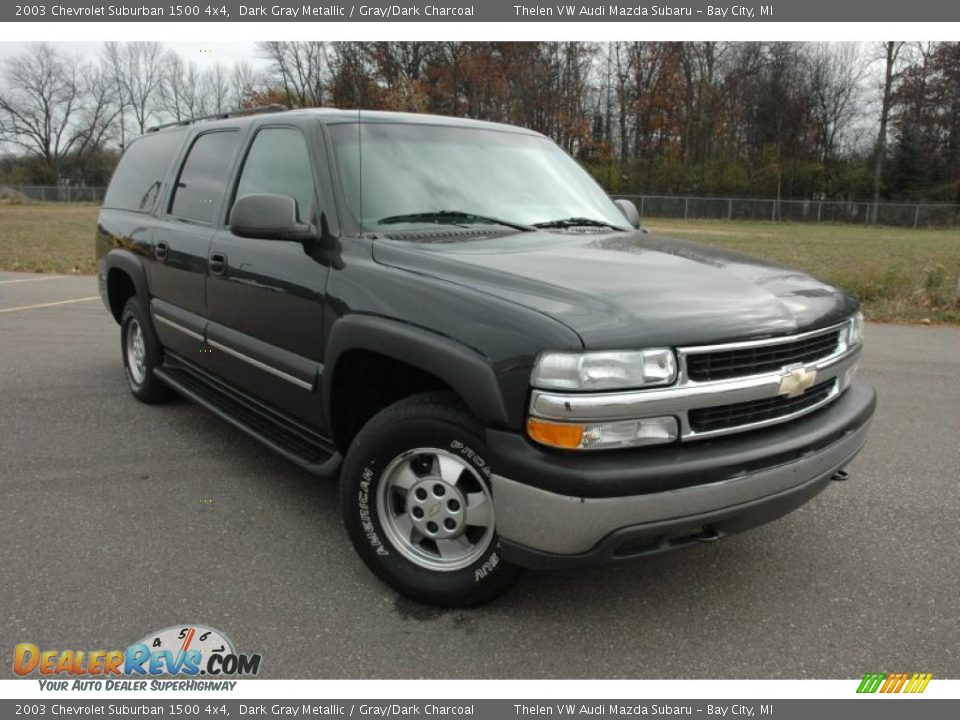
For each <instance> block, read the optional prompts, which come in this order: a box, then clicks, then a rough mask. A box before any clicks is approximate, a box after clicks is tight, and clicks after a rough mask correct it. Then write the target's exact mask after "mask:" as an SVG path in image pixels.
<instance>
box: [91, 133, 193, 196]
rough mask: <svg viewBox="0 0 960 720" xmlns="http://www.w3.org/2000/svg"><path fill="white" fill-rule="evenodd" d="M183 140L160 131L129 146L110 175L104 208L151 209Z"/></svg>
mask: <svg viewBox="0 0 960 720" xmlns="http://www.w3.org/2000/svg"><path fill="white" fill-rule="evenodd" d="M182 141H183V133H182V132H163V133H157V134H156V135H145V136H144V137H142V138H139V139H138V140H134V141H133V142H132V143H130V145H129V146H128V147H127V151H126V152H125V153H124V154H123V157H122V158H120V163H119V164H118V165H117V169H116V170H114V172H113V177H112V178H111V179H110V187H108V188H107V194H106V196H105V197H104V198H103V206H104V207H106V208H117V209H120V210H135V211H137V212H150V211H151V210H153V206H154V205H155V204H156V202H157V198H158V197H159V196H160V190H161V188H162V185H163V178H164V177H165V176H166V174H167V170H168V169H169V168H170V163H171V161H172V160H173V158H175V157H176V156H177V150H178V149H179V147H180V143H181V142H182Z"/></svg>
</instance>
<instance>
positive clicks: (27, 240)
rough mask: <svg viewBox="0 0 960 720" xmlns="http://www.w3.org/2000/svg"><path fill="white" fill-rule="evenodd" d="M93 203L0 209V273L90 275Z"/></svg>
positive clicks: (94, 217) (95, 207) (96, 209)
mask: <svg viewBox="0 0 960 720" xmlns="http://www.w3.org/2000/svg"><path fill="white" fill-rule="evenodd" d="M99 210H100V206H99V205H96V204H93V203H30V204H26V205H17V204H13V205H0V270H21V271H26V272H52V273H80V274H84V275H93V274H94V273H95V272H96V265H95V264H94V260H93V237H94V233H95V231H96V227H97V213H98V212H99Z"/></svg>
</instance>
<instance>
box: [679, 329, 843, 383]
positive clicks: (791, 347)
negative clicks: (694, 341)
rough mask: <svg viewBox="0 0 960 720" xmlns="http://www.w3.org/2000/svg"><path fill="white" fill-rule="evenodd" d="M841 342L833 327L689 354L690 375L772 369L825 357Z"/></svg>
mask: <svg viewBox="0 0 960 720" xmlns="http://www.w3.org/2000/svg"><path fill="white" fill-rule="evenodd" d="M839 343H840V330H833V331H831V332H828V333H824V334H822V335H813V336H811V337H806V338H803V339H802V340H794V341H792V342H784V343H776V344H773V345H755V346H753V347H742V348H736V349H734V350H713V351H710V352H702V353H693V354H690V355H687V377H689V378H690V379H691V380H695V381H697V382H706V381H709V380H727V379H730V378H737V377H745V376H747V375H757V374H760V373H765V372H771V371H773V370H779V369H781V368H783V367H785V366H787V365H793V364H795V363H809V362H813V361H814V360H819V359H821V358H825V357H827V356H829V355H832V354H833V353H834V352H835V351H836V350H837V346H838V345H839Z"/></svg>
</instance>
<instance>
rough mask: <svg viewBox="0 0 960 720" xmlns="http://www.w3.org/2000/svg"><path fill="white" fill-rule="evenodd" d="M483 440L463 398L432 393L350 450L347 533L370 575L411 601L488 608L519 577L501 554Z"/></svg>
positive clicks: (405, 405) (394, 412) (377, 419)
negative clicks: (485, 605)
mask: <svg viewBox="0 0 960 720" xmlns="http://www.w3.org/2000/svg"><path fill="white" fill-rule="evenodd" d="M482 438H483V432H482V428H481V427H480V426H479V424H478V423H477V421H476V420H475V419H474V418H473V417H471V416H470V414H469V413H467V412H466V410H464V409H463V408H462V407H461V405H460V404H459V403H458V402H457V399H456V397H455V396H453V395H450V394H448V393H425V394H422V395H415V396H413V397H409V398H406V399H404V400H401V401H399V402H397V403H395V404H394V405H391V406H390V407H388V408H386V409H385V410H382V411H381V412H379V413H378V414H377V415H375V416H374V417H373V418H372V419H371V420H370V421H369V422H368V423H367V424H366V425H365V426H364V427H363V429H362V430H361V431H360V432H359V433H358V434H357V436H356V438H354V440H353V443H352V444H351V446H350V449H349V450H348V451H347V456H346V458H345V460H344V465H343V471H342V473H341V480H340V483H341V485H340V501H341V509H342V512H343V518H344V523H345V525H346V528H347V533H348V534H349V536H350V540H351V541H352V542H353V545H354V547H355V548H356V550H357V552H358V553H359V554H360V557H361V558H362V559H363V561H364V563H366V565H367V567H369V568H370V569H371V570H372V571H373V572H374V574H376V575H377V577H379V578H380V579H381V580H383V581H384V582H385V583H387V584H388V585H390V586H391V587H392V588H394V589H395V590H397V591H398V592H400V593H402V594H403V595H406V596H407V597H409V598H412V599H414V600H417V601H419V602H422V603H427V604H430V605H440V606H443V607H469V606H473V605H480V604H483V603H486V602H489V601H491V600H493V599H494V598H496V597H498V596H499V595H501V594H503V593H504V592H506V591H507V590H509V589H510V587H512V586H513V584H514V583H515V582H516V581H517V579H518V578H519V577H520V575H521V570H520V568H518V567H516V566H514V565H511V564H509V563H507V562H505V561H504V560H503V558H502V556H501V554H500V545H499V539H498V537H497V534H496V529H495V517H494V512H493V498H492V496H491V493H490V474H491V471H490V467H489V466H488V465H487V464H486V462H485V460H484V458H485V457H486V456H487V452H486V447H485V446H484V443H483V439H482Z"/></svg>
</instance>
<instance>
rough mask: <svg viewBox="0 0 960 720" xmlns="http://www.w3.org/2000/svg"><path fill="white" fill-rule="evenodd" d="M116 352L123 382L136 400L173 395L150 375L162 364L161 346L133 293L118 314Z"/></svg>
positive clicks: (164, 398) (158, 400)
mask: <svg viewBox="0 0 960 720" xmlns="http://www.w3.org/2000/svg"><path fill="white" fill-rule="evenodd" d="M120 355H121V357H122V358H123V370H124V372H125V373H126V375H127V385H129V386H130V392H131V393H133V396H134V397H135V398H136V399H137V400H139V401H140V402H144V403H149V404H155V403H161V402H165V401H167V400H170V399H171V398H172V397H173V396H174V392H173V390H171V389H170V388H169V387H168V386H167V385H164V384H163V382H162V381H161V380H160V379H159V378H158V377H157V376H156V375H155V374H154V370H155V369H156V368H158V367H160V365H162V364H163V348H162V347H161V346H160V341H159V340H158V339H157V335H156V333H155V332H154V331H153V326H152V325H150V323H149V320H148V318H147V314H146V313H145V312H144V310H143V308H142V307H141V306H140V301H139V300H138V299H137V298H136V296H134V297H132V298H130V299H129V300H127V304H126V305H124V306H123V313H122V314H121V315H120Z"/></svg>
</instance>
